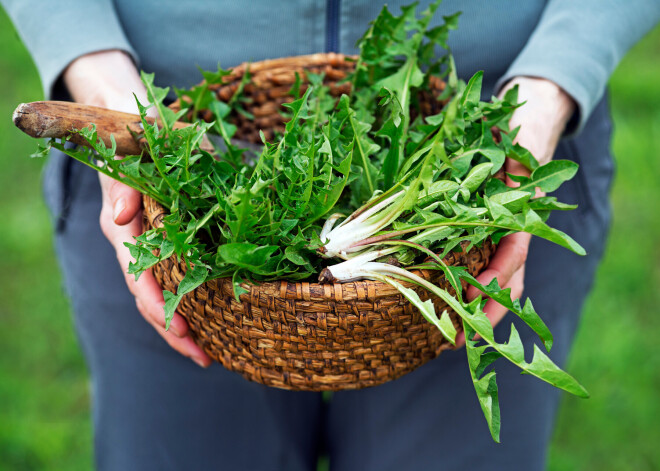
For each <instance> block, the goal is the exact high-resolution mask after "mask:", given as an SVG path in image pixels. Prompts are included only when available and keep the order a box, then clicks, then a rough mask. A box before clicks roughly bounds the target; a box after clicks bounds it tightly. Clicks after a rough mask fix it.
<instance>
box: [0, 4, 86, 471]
mask: <svg viewBox="0 0 660 471" xmlns="http://www.w3.org/2000/svg"><path fill="white" fill-rule="evenodd" d="M0 44H1V45H2V46H3V47H2V52H0V117H2V118H1V119H0V123H1V124H0V159H1V160H0V162H1V164H0V165H1V167H0V169H1V170H0V188H2V197H1V198H0V214H2V229H1V230H0V253H2V262H0V263H1V265H0V287H1V288H0V291H1V292H2V296H1V298H0V299H1V301H0V326H1V327H0V346H1V347H0V469H1V470H46V469H67V470H88V469H91V468H92V436H91V424H90V413H89V402H90V401H89V392H88V387H87V381H88V380H87V372H86V370H85V365H84V362H83V360H82V356H81V354H80V351H79V349H78V345H77V343H76V340H75V335H74V331H73V326H72V322H71V316H70V314H69V307H68V303H67V301H66V299H65V298H64V296H63V294H62V290H61V288H60V286H61V285H60V275H59V272H58V269H57V262H56V261H55V257H54V254H53V248H52V236H51V227H50V223H49V219H48V217H49V216H48V213H47V210H46V207H45V205H44V203H43V201H42V198H41V186H40V172H41V168H42V166H43V161H38V160H33V159H29V158H28V157H27V156H28V155H30V154H31V153H32V152H33V151H34V149H35V143H34V142H31V139H29V138H27V137H26V136H24V135H21V132H20V131H18V130H17V129H16V128H14V126H13V125H12V123H11V120H10V117H11V114H12V111H13V109H14V108H15V107H16V105H17V104H18V103H20V102H24V101H35V100H39V99H42V92H41V85H40V83H39V78H38V76H37V72H36V69H35V68H34V65H33V64H32V62H31V60H30V58H29V56H28V54H27V52H26V50H25V48H24V47H23V46H22V44H21V43H20V41H19V39H18V36H17V35H16V33H15V32H14V30H13V27H12V26H11V24H10V23H9V20H8V19H7V17H6V16H5V13H4V11H3V10H2V9H1V8H0Z"/></svg>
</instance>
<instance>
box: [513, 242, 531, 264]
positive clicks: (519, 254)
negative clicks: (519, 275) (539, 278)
mask: <svg viewBox="0 0 660 471" xmlns="http://www.w3.org/2000/svg"><path fill="white" fill-rule="evenodd" d="M514 247H515V248H514V250H515V257H516V261H518V262H519V264H520V265H522V264H524V263H525V260H527V254H528V252H529V246H528V245H527V244H516V245H515V246H514Z"/></svg>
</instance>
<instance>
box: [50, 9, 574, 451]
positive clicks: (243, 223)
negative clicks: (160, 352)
mask: <svg viewBox="0 0 660 471" xmlns="http://www.w3.org/2000/svg"><path fill="white" fill-rule="evenodd" d="M438 4H439V2H436V3H434V4H433V5H431V6H430V7H429V8H428V9H427V10H425V11H424V12H422V13H421V15H420V16H419V17H417V16H416V12H415V6H414V5H413V6H409V7H405V8H402V14H401V15H400V16H394V15H392V14H391V13H390V12H389V11H388V10H387V8H383V10H382V11H381V13H380V14H379V16H378V17H377V18H376V19H375V20H374V21H373V22H372V23H371V25H370V27H369V29H368V30H367V31H366V33H365V34H364V36H363V37H362V38H361V39H360V41H359V48H360V55H359V58H358V59H357V60H356V61H355V70H354V72H353V73H352V74H350V76H349V77H348V80H349V81H350V83H351V93H350V94H349V95H342V96H341V97H340V98H339V99H338V100H337V99H335V98H333V97H332V95H331V94H330V91H329V88H328V86H327V85H325V84H324V77H323V76H321V75H314V74H307V79H308V81H309V85H308V86H306V87H305V86H304V85H301V83H300V82H297V83H296V84H295V86H294V87H293V89H292V91H291V93H292V94H293V95H294V100H293V101H292V102H291V103H289V104H287V105H284V106H285V108H286V109H285V110H284V113H286V116H287V118H288V121H287V122H286V125H285V129H284V131H283V132H282V133H281V134H280V135H277V136H276V138H275V139H274V140H273V141H272V142H268V141H266V139H265V138H263V150H262V151H261V153H260V155H259V156H258V158H257V159H256V161H255V162H251V163H248V162H247V161H246V159H245V158H244V154H245V152H246V150H245V149H243V148H241V147H240V146H237V145H236V144H235V141H233V140H232V138H233V137H234V134H235V133H236V127H235V126H234V125H233V124H232V123H231V116H232V114H233V113H236V112H242V113H244V114H246V113H247V112H245V111H244V110H242V101H241V96H240V93H237V94H236V95H235V96H234V98H233V99H232V100H231V101H230V102H229V103H223V102H221V101H218V99H217V98H216V97H215V95H214V93H212V92H211V91H210V90H209V87H208V85H209V84H211V83H221V82H222V80H223V77H224V76H225V75H227V74H228V72H227V71H223V70H222V69H219V70H218V72H215V73H205V74H204V78H205V79H206V83H205V84H204V85H201V86H198V87H195V88H193V89H192V90H190V91H178V94H179V96H180V97H182V98H184V99H183V100H182V101H181V102H182V104H183V108H182V109H181V111H179V112H178V113H175V112H173V111H172V110H170V109H169V108H167V107H165V106H164V105H163V101H164V100H165V98H166V96H167V95H168V92H169V90H168V89H162V88H159V87H156V86H155V85H154V82H153V76H152V75H148V74H143V75H142V78H143V81H144V84H145V86H146V88H147V91H148V98H149V101H150V104H149V105H148V106H145V105H143V104H141V103H138V107H139V111H140V114H141V116H142V124H143V127H144V135H143V136H142V137H143V138H144V140H145V141H146V149H145V153H144V154H143V155H135V156H126V157H125V158H123V159H115V148H114V146H112V147H111V148H107V147H106V146H105V145H104V144H103V142H101V141H100V140H99V139H98V138H97V134H96V131H95V129H94V128H93V127H91V128H89V129H81V130H79V131H78V133H79V134H80V135H82V136H83V137H84V138H85V139H86V141H87V142H88V143H89V148H76V149H67V148H65V147H64V146H63V142H59V141H51V142H50V143H49V146H48V148H50V147H53V148H57V149H60V150H62V151H63V152H65V153H67V154H68V155H70V156H72V157H74V158H76V159H78V160H79V161H81V162H84V163H85V164H87V165H89V166H91V167H93V168H94V169H96V170H97V171H99V172H101V173H104V174H106V175H108V176H110V177H112V178H115V179H117V180H119V181H121V182H123V183H125V184H127V185H128V186H131V187H132V188H135V189H136V190H138V191H140V192H142V193H144V194H146V195H149V196H150V197H151V198H153V199H154V200H156V201H158V202H159V203H160V204H161V205H163V206H164V207H165V208H166V209H167V212H168V215H167V216H166V217H165V218H164V219H163V227H161V228H156V229H152V230H149V231H147V232H146V233H144V234H142V235H141V236H139V237H137V238H136V243H135V244H128V246H129V248H130V251H131V254H132V255H133V257H134V259H135V261H134V262H133V263H132V264H131V265H130V273H134V274H135V275H136V277H137V276H139V275H140V274H141V273H143V272H144V271H145V270H148V269H150V268H151V267H153V266H154V265H155V264H156V263H158V262H159V261H162V260H164V259H167V258H169V257H171V256H176V257H178V259H179V260H183V261H185V263H186V264H187V271H186V273H185V277H184V278H183V280H182V282H181V283H180V285H179V286H178V290H177V292H176V293H172V292H169V291H165V292H164V296H165V301H166V305H165V316H166V319H167V322H168V325H169V321H170V320H171V318H172V316H173V313H174V311H175V309H176V307H177V305H178V303H179V301H180V300H181V298H182V297H183V296H184V295H185V294H186V293H188V292H190V291H191V290H193V289H195V288H196V287H198V286H199V285H200V284H202V283H203V282H205V281H207V280H210V279H213V278H219V277H231V278H232V279H233V282H234V287H235V295H236V296H237V297H238V296H240V294H242V293H243V292H244V291H245V290H244V288H242V286H241V284H242V283H244V282H246V281H252V282H258V281H260V280H276V279H286V280H310V279H314V278H319V279H320V281H332V282H341V281H346V280H354V279H372V280H380V281H383V282H385V283H389V284H390V285H392V286H394V287H395V288H396V289H397V290H399V292H401V294H402V295H403V296H405V297H406V298H407V299H408V300H409V301H410V302H411V303H412V304H414V305H415V306H416V307H417V308H418V309H419V311H420V312H421V313H422V314H423V316H424V317H425V318H426V319H427V320H428V321H429V322H431V323H432V324H434V325H435V326H437V328H438V329H439V330H440V331H441V332H442V334H443V335H444V337H445V338H446V339H447V340H448V341H449V342H451V343H454V342H455V338H456V335H457V332H456V329H455V328H454V325H453V324H452V322H451V320H450V319H449V315H448V314H447V312H446V311H445V312H442V313H436V312H435V310H434V307H433V303H432V302H431V301H430V300H426V301H422V299H421V298H420V297H419V296H418V294H417V293H416V292H415V291H414V290H412V289H410V288H409V287H407V286H406V284H403V283H402V282H411V283H414V284H416V285H418V286H421V287H422V288H423V289H425V290H427V291H428V293H430V294H432V295H436V296H438V297H440V298H441V299H442V300H444V301H445V302H446V303H447V304H448V305H449V306H450V307H451V308H452V309H453V310H454V311H456V313H457V314H458V315H459V316H460V319H461V322H462V327H463V330H464V332H465V335H466V351H467V355H468V364H469V370H470V374H471V375H472V380H473V383H474V387H475V390H476V392H477V397H478V399H479V401H480V404H481V407H482V409H483V412H484V414H485V416H486V420H487V422H488V426H489V428H490V431H491V434H492V437H493V439H494V440H496V441H499V430H500V416H499V406H498V396H497V385H496V382H495V372H494V371H493V370H492V366H491V365H492V363H493V362H494V361H495V360H496V359H498V358H500V357H504V358H506V359H508V360H509V361H511V362H512V363H514V364H515V365H517V366H518V367H520V368H521V370H522V372H524V373H527V374H531V375H534V376H537V377H538V378H540V379H542V380H544V381H547V382H548V383H550V384H553V385H554V386H556V387H559V388H561V389H564V390H566V391H568V392H570V393H573V394H576V395H578V396H583V397H586V396H587V393H586V391H585V390H584V388H583V387H582V386H581V385H580V384H579V383H578V382H577V381H576V380H575V379H573V378H572V377H571V376H569V375H568V374H567V373H565V372H563V371H562V370H561V369H559V368H558V367H557V366H556V365H555V364H554V363H553V362H552V361H551V360H550V359H549V358H548V357H547V356H546V355H545V354H544V353H543V351H542V350H541V349H540V348H539V347H537V346H536V345H534V356H533V360H532V361H531V362H527V361H525V355H524V349H523V345H522V342H521V339H520V336H519V334H518V332H517V331H516V329H515V328H514V327H513V326H512V327H511V335H510V337H509V340H508V341H507V342H505V343H500V342H498V341H496V340H495V338H494V335H493V328H492V326H491V324H490V322H489V320H488V318H487V317H486V315H485V314H484V312H483V307H484V305H485V300H484V299H482V298H481V297H479V298H477V299H475V300H473V301H472V302H469V303H468V302H466V301H465V300H464V298H463V293H462V284H461V282H467V283H469V284H471V285H473V286H476V287H477V288H479V289H480V290H481V291H483V292H484V293H485V295H486V296H487V297H490V298H492V299H494V300H496V301H497V302H499V303H500V304H502V305H504V306H505V307H507V308H509V309H510V310H511V312H513V313H514V314H515V315H517V316H519V317H520V318H521V319H522V320H523V321H524V322H525V323H526V324H527V325H528V326H529V327H530V328H531V329H533V330H534V332H536V334H538V336H539V337H540V339H541V341H542V343H543V345H544V346H545V348H546V349H547V350H550V348H551V346H552V335H551V333H550V332H549V330H548V328H547V327H546V325H545V324H544V323H543V321H542V320H541V318H540V317H539V316H538V314H537V313H536V312H535V310H534V307H533V306H532V303H531V301H529V300H527V302H526V303H525V304H524V305H521V303H520V301H519V300H517V299H511V297H510V289H501V288H500V287H499V285H498V283H497V281H496V280H493V282H492V283H490V284H489V285H488V286H482V285H481V284H480V283H479V282H478V281H477V280H476V279H475V278H473V277H472V276H471V275H470V274H468V273H467V271H466V269H465V268H464V267H454V266H447V265H446V264H445V263H444V262H443V260H442V259H443V257H444V256H445V255H447V254H448V253H449V252H450V251H452V250H461V249H464V250H468V249H469V248H470V247H472V246H474V245H477V246H478V245H480V244H483V243H484V242H485V241H486V240H487V239H491V240H492V241H494V242H497V241H499V239H500V238H501V237H503V236H505V235H507V234H511V233H514V232H519V231H524V232H528V233H530V234H534V235H537V236H539V237H543V238H545V239H547V240H550V241H552V242H555V243H557V244H559V245H561V246H563V247H566V248H567V249H569V250H572V251H574V252H576V253H578V254H583V253H584V250H583V249H582V248H581V247H580V246H579V245H578V244H577V243H576V242H575V241H574V240H573V239H571V238H570V237H569V236H567V235H566V234H564V233H562V232H560V231H558V230H556V229H553V228H551V227H549V226H548V225H547V224H546V223H545V221H546V219H547V217H548V215H549V213H550V212H551V211H552V210H567V209H572V208H574V206H570V205H566V204H562V203H560V202H558V201H557V200H556V199H555V198H554V197H535V189H536V188H540V189H541V190H543V191H545V192H551V191H554V190H556V189H557V187H558V186H559V185H560V184H561V183H562V182H564V181H566V180H568V179H570V178H572V177H573V175H574V174H575V173H576V171H577V165H576V164H575V163H573V162H569V161H553V162H550V163H548V164H546V165H544V166H542V167H539V165H538V163H537V162H536V160H535V159H534V157H533V156H532V155H531V154H530V153H529V151H527V150H526V149H524V148H522V147H521V146H519V145H517V144H514V143H513V140H514V138H515V135H516V132H517V129H513V130H511V129H509V127H508V121H509V119H510V117H511V115H512V113H513V111H514V110H515V109H516V107H518V106H519V104H517V96H516V94H517V91H516V89H513V90H511V91H509V92H508V93H507V94H506V96H505V97H504V99H502V100H500V99H497V98H492V100H491V101H490V102H484V101H481V80H482V73H481V72H479V73H477V74H476V75H475V76H473V77H472V79H470V81H469V82H468V83H467V84H466V83H464V82H462V81H460V80H458V78H457V75H456V71H455V67H454V63H453V59H452V57H451V55H450V54H449V53H448V48H447V36H448V34H449V31H450V30H452V29H454V28H456V25H457V18H458V15H453V16H449V17H445V18H444V20H445V21H444V23H442V24H441V25H439V26H436V27H433V28H431V27H430V26H429V24H430V21H431V18H432V17H433V14H434V12H435V10H436V9H437V7H438ZM247 77H248V76H247V75H246V80H248V78H247ZM440 77H442V78H444V79H445V80H446V86H445V87H444V90H443V92H442V94H440V95H439V96H437V98H435V99H436V100H438V101H439V103H441V104H444V106H439V107H438V108H439V109H441V111H440V112H438V113H437V114H434V115H431V116H425V117H424V116H422V113H421V112H420V108H421V105H422V104H423V103H422V100H423V99H428V94H429V92H430V91H431V89H432V85H433V83H438V78H440ZM434 81H435V82H434ZM305 88H306V89H305ZM302 90H305V91H304V93H302ZM425 93H426V95H425ZM424 97H426V98H424ZM149 107H155V108H156V109H157V111H158V114H159V115H160V118H161V121H160V124H159V123H158V122H156V123H153V124H150V123H149V122H148V121H147V119H146V113H147V110H148V108H149ZM200 109H208V110H210V111H211V112H212V114H213V121H212V122H210V123H208V122H204V121H201V120H197V121H195V122H194V124H192V125H191V126H189V127H186V128H183V129H175V128H174V127H173V124H174V123H175V122H176V121H177V120H178V119H181V118H182V117H183V116H185V115H189V114H191V111H192V112H193V113H192V114H193V115H194V114H195V113H196V112H197V111H199V110H200ZM206 133H214V134H217V135H218V136H220V137H221V138H222V140H223V141H224V146H223V149H218V150H217V152H216V153H215V154H213V155H212V154H210V153H208V152H206V151H204V150H202V149H200V141H201V139H202V137H203V136H204V135H205V134H206ZM262 137H263V135H262ZM48 148H46V149H44V151H47V150H48ZM506 157H508V158H512V159H515V160H517V161H519V162H521V163H522V164H524V165H525V166H526V167H527V168H528V169H529V170H530V171H531V176H530V177H516V176H511V177H512V178H513V179H515V181H517V182H518V183H519V184H520V186H518V187H517V188H510V187H508V186H506V185H505V184H504V183H503V182H502V180H500V179H498V178H494V176H495V175H496V174H497V173H498V172H500V173H501V170H502V169H503V165H504V161H505V158H506ZM156 254H157V255H156ZM417 268H427V269H435V270H442V271H443V272H444V275H445V277H446V278H447V280H449V282H450V284H451V286H452V287H453V289H454V290H455V293H456V294H455V295H453V294H451V293H450V292H448V291H446V290H444V289H442V288H440V287H438V286H435V285H434V284H432V283H430V282H428V281H427V280H425V279H423V278H421V277H419V276H418V275H416V274H415V273H414V272H413V271H411V270H412V269H417ZM408 286H409V285H408ZM477 334H478V336H479V337H480V339H479V340H477V337H476V335H477Z"/></svg>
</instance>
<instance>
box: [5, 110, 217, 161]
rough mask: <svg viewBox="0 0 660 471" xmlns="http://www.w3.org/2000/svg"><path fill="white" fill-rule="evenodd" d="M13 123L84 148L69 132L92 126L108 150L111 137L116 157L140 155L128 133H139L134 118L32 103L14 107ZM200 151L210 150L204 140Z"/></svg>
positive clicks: (34, 134)
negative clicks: (113, 140) (111, 137)
mask: <svg viewBox="0 0 660 471" xmlns="http://www.w3.org/2000/svg"><path fill="white" fill-rule="evenodd" d="M13 120H14V124H15V125H16V127H18V128H19V129H20V130H21V131H23V132H25V133H26V134H28V135H30V136H32V137H55V138H64V137H67V136H69V135H71V141H72V142H74V143H76V144H79V145H86V144H87V142H86V141H85V140H84V139H83V138H82V137H81V136H79V135H77V134H71V132H72V131H74V130H76V129H82V128H86V127H88V126H89V125H90V124H95V125H96V131H97V132H98V136H99V138H100V139H101V140H102V141H103V142H104V143H105V145H106V146H108V147H109V146H111V144H112V142H111V141H110V136H111V135H112V136H114V138H115V142H116V143H117V155H137V154H140V153H141V152H142V148H141V146H140V144H139V143H138V142H136V141H135V139H134V138H133V136H132V135H131V132H130V131H129V129H130V130H131V131H133V132H134V133H137V134H140V133H141V132H142V122H141V121H140V116H138V115H136V114H131V113H122V112H120V111H113V110H108V109H106V108H100V107H98V106H87V105H81V104H78V103H71V102H67V101H35V102H32V103H22V104H20V105H18V107H17V108H16V110H15V111H14V115H13ZM149 122H151V123H153V119H149ZM174 126H175V127H176V128H181V127H184V126H187V124H186V123H180V122H177V123H175V125H174ZM201 147H202V148H203V149H205V150H209V151H212V150H213V146H211V144H210V143H209V142H208V141H207V140H204V141H203V142H202V145H201Z"/></svg>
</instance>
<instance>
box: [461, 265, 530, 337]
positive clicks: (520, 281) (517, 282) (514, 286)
mask: <svg viewBox="0 0 660 471" xmlns="http://www.w3.org/2000/svg"><path fill="white" fill-rule="evenodd" d="M524 287H525V266H524V265H523V266H522V267H520V269H519V270H518V271H516V273H514V274H513V276H512V277H511V279H510V280H509V283H507V285H506V286H504V287H503V288H505V289H506V288H511V298H512V299H520V297H521V296H522V293H523V290H524ZM484 312H485V313H486V317H488V319H489V320H490V323H491V324H492V325H493V327H495V326H496V325H497V324H499V322H500V321H501V320H502V319H503V318H504V316H505V315H506V314H507V312H509V309H508V308H506V307H504V306H502V305H501V304H500V303H498V302H497V301H495V300H493V299H489V300H488V301H487V302H486V306H484ZM480 338H481V337H480V336H479V335H476V336H475V337H474V339H475V340H479V339H480ZM463 345H465V333H464V332H460V333H459V334H458V335H457V336H456V348H459V347H462V346H463Z"/></svg>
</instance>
